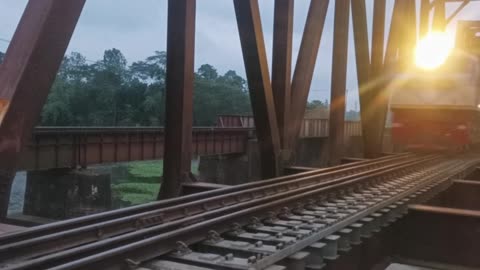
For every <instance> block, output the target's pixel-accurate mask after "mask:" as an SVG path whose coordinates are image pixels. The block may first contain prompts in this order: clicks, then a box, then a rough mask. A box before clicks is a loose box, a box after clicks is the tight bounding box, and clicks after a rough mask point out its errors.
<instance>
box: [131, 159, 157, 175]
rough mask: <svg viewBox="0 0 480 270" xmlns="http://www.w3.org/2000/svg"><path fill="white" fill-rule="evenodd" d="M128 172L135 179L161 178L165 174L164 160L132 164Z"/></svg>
mask: <svg viewBox="0 0 480 270" xmlns="http://www.w3.org/2000/svg"><path fill="white" fill-rule="evenodd" d="M128 172H129V174H130V175H132V176H134V177H160V176H162V174H163V160H152V161H136V162H131V163H130V164H128Z"/></svg>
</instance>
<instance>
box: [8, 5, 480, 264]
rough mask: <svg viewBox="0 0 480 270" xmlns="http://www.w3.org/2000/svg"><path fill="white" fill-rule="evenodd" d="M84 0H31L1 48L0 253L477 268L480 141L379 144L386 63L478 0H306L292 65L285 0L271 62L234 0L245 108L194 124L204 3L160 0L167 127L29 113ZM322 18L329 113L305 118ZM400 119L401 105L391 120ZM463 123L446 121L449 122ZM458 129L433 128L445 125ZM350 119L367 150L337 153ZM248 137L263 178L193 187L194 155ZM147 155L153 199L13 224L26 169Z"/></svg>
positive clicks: (251, 20)
mask: <svg viewBox="0 0 480 270" xmlns="http://www.w3.org/2000/svg"><path fill="white" fill-rule="evenodd" d="M85 2H86V0H75V1H64V0H30V1H28V4H27V6H26V8H25V11H24V13H23V15H22V17H21V19H20V22H19V24H18V26H17V29H16V31H15V34H14V36H13V39H12V41H11V42H10V44H9V47H8V50H7V52H6V55H5V58H4V60H3V62H2V63H0V217H1V219H2V222H4V223H5V224H0V269H12V270H13V269H112V270H113V269H115V270H116V269H134V270H156V269H161V270H166V269H175V270H177V269H178V270H181V269H193V270H209V269H210V270H211V269H237V270H238V269H245V270H247V269H248V270H250V269H269V270H277V269H278V270H283V269H293V270H297V269H301V270H303V269H309V270H310V269H336V270H338V269H342V270H343V269H352V270H353V269H361V270H363V269H418V268H412V267H423V268H424V269H434V270H440V269H480V258H479V256H478V254H479V250H480V231H479V224H480V182H479V181H480V172H479V163H480V152H478V151H476V149H474V148H473V149H471V150H470V151H461V152H460V151H455V152H447V153H446V152H437V151H435V152H431V151H428V152H424V151H422V152H420V153H418V152H397V153H388V154H386V153H385V151H384V148H383V141H384V138H385V130H386V128H385V122H386V118H387V112H388V108H389V96H390V93H389V89H390V88H391V87H392V84H393V83H392V78H391V74H392V73H391V72H392V71H393V70H401V71H402V72H405V70H409V67H410V66H411V65H410V64H411V58H412V56H415V58H416V57H417V56H419V55H415V52H417V50H416V49H415V48H419V47H420V46H419V44H421V42H422V41H424V40H427V39H428V38H429V37H431V36H434V37H435V36H436V35H442V33H443V34H445V29H446V28H448V27H449V25H452V23H454V22H456V20H457V19H458V16H460V15H461V12H462V10H466V11H471V14H473V16H477V15H478V14H477V13H478V12H475V11H476V10H478V8H479V6H478V1H474V0H433V1H431V0H421V1H416V0H394V1H387V0H373V1H366V0H335V1H333V0H330V1H329V0H311V1H309V3H310V5H309V7H308V14H307V17H306V20H305V27H304V31H303V35H302V36H301V40H300V45H299V49H298V57H297V58H296V63H295V64H294V65H293V64H292V62H293V60H292V59H293V58H292V53H293V49H294V46H293V37H294V34H293V29H294V27H293V17H294V14H295V13H294V6H295V1H294V0H275V1H274V2H275V6H274V10H273V13H274V18H273V21H274V24H273V40H272V45H273V48H272V63H271V65H270V67H269V63H268V60H267V49H266V42H265V37H264V32H263V28H262V18H261V16H260V11H259V1H258V0H232V2H233V6H232V7H233V9H234V11H235V18H234V19H235V21H236V24H237V26H238V34H239V37H240V46H241V50H242V54H243V60H244V65H245V71H246V77H247V81H248V92H249V95H250V99H251V105H252V112H253V115H252V116H251V117H229V116H223V117H220V118H219V119H218V124H217V127H211V128H194V127H193V125H192V122H193V121H192V117H193V116H192V115H193V88H194V58H195V32H196V20H195V15H196V7H197V5H201V4H203V3H202V2H201V1H196V0H168V25H167V37H166V40H167V64H166V75H165V81H166V120H165V127H164V128H147V127H134V128H121V127H112V128H103V127H88V128H87V127H85V128H58V127H50V128H49V127H39V128H36V125H37V123H38V120H39V118H40V113H41V110H42V106H43V104H44V103H45V101H46V99H47V96H48V93H49V90H50V88H51V87H52V84H53V81H54V79H55V75H56V73H57V71H58V69H59V66H60V64H61V61H62V58H63V56H64V54H65V52H66V50H67V47H68V44H69V42H70V39H71V37H72V33H73V31H74V29H75V27H76V24H77V21H78V19H79V17H80V15H81V14H82V10H83V7H84V5H85ZM197 2H198V3H197ZM329 7H331V8H330V9H331V10H332V12H333V21H332V22H329V16H328V15H327V14H328V10H329ZM390 10H391V13H390ZM417 11H419V12H417ZM350 14H351V15H352V16H351V19H350ZM0 20H1V18H0ZM475 20H477V21H474V19H472V17H469V18H468V21H465V20H463V21H461V22H458V29H460V30H458V31H457V36H458V37H459V38H458V39H457V42H458V44H457V46H458V47H459V48H462V49H464V50H472V51H476V52H479V51H480V35H479V33H480V18H475ZM369 22H371V23H369ZM329 25H333V29H332V31H333V40H327V42H332V43H333V44H332V48H333V52H332V54H331V56H332V74H331V97H330V104H331V105H330V108H329V119H328V121H325V120H319V121H316V122H312V121H308V120H304V119H303V118H304V115H305V109H306V106H307V101H308V96H309V92H310V88H311V86H312V78H313V76H314V70H315V65H316V62H317V58H318V55H319V46H320V42H321V40H322V35H323V34H324V32H326V31H328V30H329V29H327V28H328V26H329ZM350 25H352V26H353V30H352V33H353V41H354V44H353V45H354V49H355V59H351V57H349V56H350V55H349V53H348V48H349V41H350V39H349V32H350V29H349V28H350ZM323 39H324V38H323ZM417 39H419V40H417ZM324 42H325V41H324ZM443 45H446V44H441V43H438V42H437V43H434V44H433V45H431V47H427V50H426V51H423V52H424V54H428V49H432V50H433V49H434V48H437V47H442V48H443ZM435 52H437V51H436V50H435ZM440 52H442V51H440ZM479 55H480V54H479ZM420 56H424V55H420ZM437 58H440V55H439V54H433V60H438V59H437ZM354 60H355V64H356V67H357V69H356V70H357V81H358V89H359V98H360V107H361V112H360V113H361V121H360V122H358V123H355V124H352V123H348V122H346V121H345V108H346V81H347V66H348V63H349V62H353V61H354ZM430 60H431V59H430ZM321 61H325V60H324V59H321ZM434 62H435V61H434ZM322 63H323V62H322ZM420 64H422V65H424V66H423V67H428V68H431V66H430V64H431V62H422V61H420ZM430 70H433V69H430ZM476 71H477V73H478V70H476ZM431 72H435V71H431ZM414 73H415V74H424V73H422V72H414ZM447 75H448V74H447ZM447 75H444V76H447ZM468 75H471V76H473V78H477V77H475V76H478V74H477V75H476V74H468ZM441 79H442V78H436V79H435V80H434V81H435V83H436V82H438V81H440V80H441ZM470 82H474V80H473V79H472V80H470ZM393 85H394V87H399V86H398V85H395V84H393ZM457 88H458V89H453V90H452V91H457V92H458V93H460V92H461V91H460V90H463V89H461V87H457ZM478 90H479V89H477V88H476V89H475V91H478ZM457 92H456V93H457ZM472 99H473V98H472ZM469 101H471V100H469ZM479 103H480V102H479ZM434 105H435V104H434ZM437 105H438V104H437ZM470 105H471V107H475V110H478V108H477V105H478V103H477V104H473V105H472V104H470ZM417 116H418V117H417ZM416 118H421V117H420V114H418V115H414V116H413V117H411V118H410V119H409V121H411V122H413V121H414V120H418V119H416ZM454 120H456V119H454ZM453 122H454V121H453ZM455 123H456V122H455ZM406 124H408V123H403V122H402V123H397V122H395V123H393V124H392V132H395V131H398V130H395V129H394V128H404V125H406ZM353 125H354V126H355V128H353V129H352V128H351V126H353ZM357 126H358V127H357ZM475 127H476V126H475ZM469 128H470V127H468V126H466V125H463V124H461V125H456V126H455V132H457V133H455V134H463V133H461V132H465V130H469ZM360 130H361V132H360ZM472 130H473V131H475V129H474V128H472ZM312 132H313V133H312ZM350 132H352V133H350ZM452 132H453V131H452ZM452 132H450V131H449V133H448V134H446V135H445V136H446V137H448V139H450V141H448V140H446V139H444V140H442V141H443V142H445V141H447V142H453V139H452V138H453V137H455V136H456V135H455V136H452ZM360 133H361V139H362V141H361V144H362V145H363V147H362V149H363V157H362V158H348V157H347V158H346V143H345V141H346V140H345V139H346V138H347V137H349V136H350V135H359V134H360ZM312 134H313V135H312ZM447 135H448V136H447ZM252 137H255V138H256V141H257V142H256V145H255V149H256V151H257V153H258V162H256V163H258V165H259V168H260V174H261V178H262V180H258V181H251V182H249V181H247V179H245V182H244V183H240V184H237V185H211V186H209V187H208V189H209V190H207V191H202V192H194V193H193V194H189V195H186V194H185V192H184V191H185V190H184V184H185V183H190V182H192V181H193V180H194V179H192V173H191V162H192V156H195V155H203V154H228V153H243V152H245V147H246V143H247V140H248V139H249V138H252ZM311 137H317V138H318V137H321V138H324V139H325V138H326V139H327V140H328V144H325V145H323V146H322V147H318V148H317V146H312V145H310V146H308V147H307V151H306V152H309V153H317V152H320V151H324V150H325V151H326V152H327V154H328V155H327V156H328V165H329V166H327V167H323V168H312V167H305V166H303V167H302V166H294V165H298V164H295V161H296V160H299V159H301V158H302V157H301V156H299V154H298V151H297V149H298V148H299V147H300V145H301V144H302V141H301V140H302V138H303V139H305V138H311ZM32 138H33V139H32ZM320 148H322V149H320ZM157 158H163V160H164V162H163V164H164V170H163V177H162V184H161V188H160V191H159V194H158V200H157V201H154V202H150V203H145V204H139V205H136V206H130V207H126V208H121V209H116V210H110V211H105V212H101V213H96V214H92V215H86V216H82V217H77V218H73V219H67V220H62V221H57V222H52V223H48V224H44V225H38V226H32V227H31V228H25V227H22V228H20V227H15V226H13V225H12V224H6V223H8V222H9V220H8V219H7V208H8V200H9V195H10V192H11V186H12V181H13V179H14V176H15V173H16V172H17V170H19V169H30V170H32V169H33V170H38V169H53V168H65V167H77V166H80V167H88V166H89V165H92V164H99V163H112V162H113V163H114V162H120V161H131V160H143V159H157ZM342 160H343V161H348V162H342ZM233 173H240V172H239V171H234V172H233ZM159 181H160V179H159ZM205 185H207V184H205ZM89 188H90V189H88V190H89V192H87V193H86V194H87V195H88V196H90V197H91V196H93V197H94V196H95V195H96V193H97V190H96V189H95V187H94V186H93V185H91V186H89ZM50 192H51V193H49V194H46V196H50V195H51V196H53V195H56V194H55V193H62V191H59V190H52V191H50ZM62 195H66V196H70V195H71V194H62Z"/></svg>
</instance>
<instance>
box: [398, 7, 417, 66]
mask: <svg viewBox="0 0 480 270" xmlns="http://www.w3.org/2000/svg"><path fill="white" fill-rule="evenodd" d="M405 2H406V3H405V5H406V6H405V18H406V22H405V23H404V24H403V34H402V38H403V39H404V40H405V42H403V43H404V44H405V46H403V51H402V52H401V55H402V58H403V59H405V61H408V63H406V64H410V63H413V57H414V51H415V45H416V44H417V8H416V3H415V2H416V1H415V0H406V1H405Z"/></svg>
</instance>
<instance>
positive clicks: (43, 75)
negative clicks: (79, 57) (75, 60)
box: [0, 0, 85, 219]
mask: <svg viewBox="0 0 480 270" xmlns="http://www.w3.org/2000/svg"><path fill="white" fill-rule="evenodd" d="M84 4H85V0H78V1H63V0H31V1H29V2H28V4H27V6H26V8H25V11H24V13H23V15H22V18H21V20H20V22H19V24H18V26H17V29H16V31H15V34H14V36H13V39H12V41H11V43H10V45H9V47H8V50H7V53H6V55H5V59H4V61H3V64H2V65H1V66H0V68H1V70H0V100H1V102H0V121H1V122H0V164H1V167H0V185H1V186H0V219H1V218H4V217H5V215H6V213H7V208H8V201H9V197H10V189H11V184H12V181H13V177H14V175H15V172H16V167H17V162H18V159H19V155H20V152H21V150H22V148H23V146H24V144H25V142H26V141H28V139H29V136H30V134H31V132H32V130H33V128H34V126H35V125H36V124H37V121H38V120H39V118H40V113H41V110H42V108H43V105H44V103H45V101H46V100H47V96H48V93H49V91H50V88H51V86H52V84H53V81H54V80H55V76H56V74H57V71H58V68H59V67H60V64H61V62H62V59H63V56H64V55H65V51H66V49H67V46H68V43H69V41H70V38H71V36H72V34H73V31H74V29H75V26H76V24H77V21H78V18H79V17H80V14H81V12H82V9H83V6H84Z"/></svg>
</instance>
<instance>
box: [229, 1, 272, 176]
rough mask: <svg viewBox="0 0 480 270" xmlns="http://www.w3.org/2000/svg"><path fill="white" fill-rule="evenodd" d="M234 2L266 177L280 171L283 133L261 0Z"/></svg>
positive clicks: (262, 164) (263, 173)
mask: <svg viewBox="0 0 480 270" xmlns="http://www.w3.org/2000/svg"><path fill="white" fill-rule="evenodd" d="M233 3H234V7H235V14H236V17H237V25H238V31H239V34H240V43H241V45H242V52H243V61H244V63H245V70H246V74H247V81H248V88H249V91H250V99H251V102H252V109H253V114H254V119H255V127H256V131H257V138H258V144H259V147H260V159H261V166H262V177H263V178H269V177H274V176H276V175H278V173H279V164H278V163H279V162H278V158H279V151H280V136H279V132H278V125H277V119H276V115H275V104H274V101H273V93H272V85H271V83H270V76H269V71H268V63H267V55H266V51H265V41H264V37H263V30H262V24H261V20H260V11H259V7H258V0H234V1H233Z"/></svg>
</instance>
